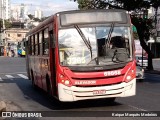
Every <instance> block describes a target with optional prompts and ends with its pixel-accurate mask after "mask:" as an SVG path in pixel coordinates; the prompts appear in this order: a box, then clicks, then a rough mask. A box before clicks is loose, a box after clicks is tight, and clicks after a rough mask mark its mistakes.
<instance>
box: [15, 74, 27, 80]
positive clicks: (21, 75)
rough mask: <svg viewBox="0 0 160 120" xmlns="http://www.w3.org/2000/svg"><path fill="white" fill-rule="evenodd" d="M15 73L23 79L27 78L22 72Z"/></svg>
mask: <svg viewBox="0 0 160 120" xmlns="http://www.w3.org/2000/svg"><path fill="white" fill-rule="evenodd" d="M17 75H18V76H20V77H22V78H24V79H28V77H27V76H25V75H23V74H17Z"/></svg>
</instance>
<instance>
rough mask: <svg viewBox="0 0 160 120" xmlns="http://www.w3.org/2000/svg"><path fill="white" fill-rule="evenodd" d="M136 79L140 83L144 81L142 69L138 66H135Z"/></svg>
mask: <svg viewBox="0 0 160 120" xmlns="http://www.w3.org/2000/svg"><path fill="white" fill-rule="evenodd" d="M136 79H137V80H139V81H140V82H142V81H143V79H144V69H143V68H142V67H140V66H136Z"/></svg>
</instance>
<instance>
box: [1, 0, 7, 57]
mask: <svg viewBox="0 0 160 120" xmlns="http://www.w3.org/2000/svg"><path fill="white" fill-rule="evenodd" d="M4 10H5V7H4V1H3V2H2V21H3V35H4V41H3V42H4V56H7V51H6V49H7V48H6V34H5V29H6V27H5V20H4V19H5V18H4V17H5V14H4Z"/></svg>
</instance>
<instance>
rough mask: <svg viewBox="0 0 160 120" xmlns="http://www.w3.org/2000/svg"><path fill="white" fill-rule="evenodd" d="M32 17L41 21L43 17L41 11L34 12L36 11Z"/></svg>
mask: <svg viewBox="0 0 160 120" xmlns="http://www.w3.org/2000/svg"><path fill="white" fill-rule="evenodd" d="M34 17H35V18H39V19H42V17H43V13H42V11H41V10H36V11H35V12H34Z"/></svg>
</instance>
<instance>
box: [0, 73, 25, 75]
mask: <svg viewBox="0 0 160 120" xmlns="http://www.w3.org/2000/svg"><path fill="white" fill-rule="evenodd" d="M26 73H27V72H14V73H0V74H2V75H4V74H26Z"/></svg>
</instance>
